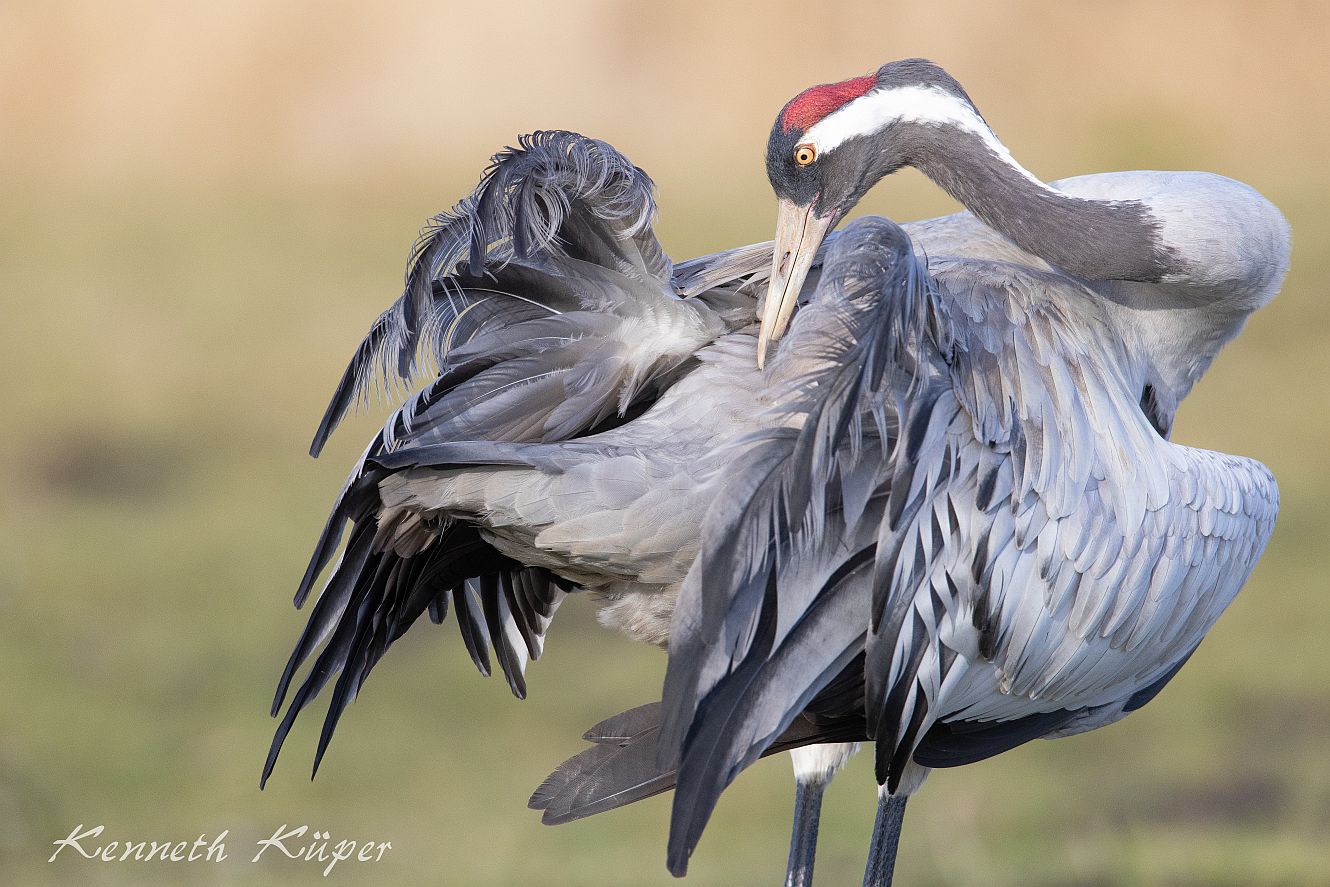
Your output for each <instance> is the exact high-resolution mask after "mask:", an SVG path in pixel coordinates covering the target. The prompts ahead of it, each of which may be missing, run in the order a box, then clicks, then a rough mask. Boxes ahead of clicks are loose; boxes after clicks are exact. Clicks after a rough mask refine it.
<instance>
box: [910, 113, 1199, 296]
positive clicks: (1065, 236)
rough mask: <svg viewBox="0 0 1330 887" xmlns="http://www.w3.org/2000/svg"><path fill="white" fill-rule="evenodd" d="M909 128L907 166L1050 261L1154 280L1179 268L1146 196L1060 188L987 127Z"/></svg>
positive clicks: (1092, 272)
mask: <svg viewBox="0 0 1330 887" xmlns="http://www.w3.org/2000/svg"><path fill="white" fill-rule="evenodd" d="M911 129H912V130H913V132H911V133H909V136H908V139H909V142H910V143H911V150H910V152H909V154H908V156H909V157H910V158H911V159H910V165H912V166H914V167H915V168H916V169H918V170H919V171H920V172H922V173H923V174H924V175H926V176H928V178H930V179H932V180H933V181H934V182H935V183H937V185H938V186H939V187H941V188H942V189H943V190H945V191H946V192H947V193H948V194H950V195H951V196H952V197H953V198H955V199H956V200H958V201H960V203H961V204H963V205H964V206H965V208H966V209H968V210H969V211H970V212H972V213H974V214H975V215H976V216H978V217H979V219H980V220H981V221H983V222H984V224H986V225H988V226H989V227H990V228H993V229H994V230H996V231H998V232H999V233H1001V234H1002V235H1003V236H1005V237H1007V238H1008V239H1010V240H1012V241H1013V242H1014V243H1015V244H1016V245H1017V246H1019V247H1020V248H1021V249H1023V250H1025V251H1026V252H1029V253H1032V254H1034V255H1036V256H1038V257H1039V258H1041V259H1043V260H1044V261H1046V262H1048V263H1049V264H1050V265H1054V266H1056V267H1058V268H1060V269H1062V270H1063V271H1066V272H1068V273H1070V274H1074V275H1076V276H1078V277H1081V278H1084V279H1086V280H1139V281H1152V282H1153V281H1159V280H1162V279H1164V278H1165V277H1166V276H1167V275H1169V274H1170V273H1172V272H1174V271H1175V270H1176V265H1177V261H1176V257H1175V256H1174V255H1173V252H1172V250H1171V249H1169V247H1168V246H1167V245H1166V244H1165V243H1164V242H1163V240H1162V239H1161V236H1160V231H1159V222H1158V220H1157V219H1155V217H1154V216H1153V215H1152V214H1151V213H1150V211H1149V209H1148V208H1147V207H1146V206H1145V204H1144V203H1141V202H1139V201H1135V200H1087V199H1082V198H1077V197H1072V196H1070V195H1068V194H1064V193H1063V192H1061V191H1058V190H1057V189H1055V188H1052V187H1050V186H1048V185H1046V184H1044V183H1043V182H1041V181H1040V180H1039V179H1037V178H1035V176H1034V175H1032V174H1031V173H1030V172H1029V171H1027V170H1026V169H1025V168H1024V167H1022V166H1021V165H1020V164H1019V163H1017V162H1016V161H1015V160H1014V159H1012V157H1011V154H1010V153H1009V152H1008V151H1007V150H1006V148H1005V147H1003V146H1002V144H1001V143H1000V142H998V140H997V138H996V136H993V135H992V133H991V131H990V132H987V133H984V134H980V133H976V132H973V131H971V130H968V129H963V128H961V127H956V126H948V125H942V126H938V125H924V124H920V125H915V126H912V127H911Z"/></svg>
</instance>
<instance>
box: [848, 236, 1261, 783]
mask: <svg viewBox="0 0 1330 887" xmlns="http://www.w3.org/2000/svg"><path fill="white" fill-rule="evenodd" d="M936 271H937V273H936V279H937V281H938V284H939V286H940V287H941V289H942V298H943V299H944V300H945V301H946V304H947V308H948V313H949V316H950V318H951V330H952V335H953V350H952V353H951V354H950V355H949V356H948V359H947V360H946V361H945V363H946V368H945V372H946V376H947V377H949V379H950V382H951V384H950V386H949V387H948V388H946V389H943V390H941V391H940V392H939V393H938V396H937V397H936V398H918V397H916V398H913V399H912V400H911V401H910V402H909V403H908V404H907V411H906V413H905V414H903V415H902V418H901V421H902V424H903V425H904V426H906V427H909V428H915V427H918V428H920V433H919V435H918V436H917V437H916V436H915V435H909V434H907V435H904V440H903V445H902V449H901V450H900V451H899V453H898V454H897V455H896V458H895V464H896V468H897V472H898V473H897V476H896V477H895V478H894V480H893V487H892V494H891V498H892V500H893V501H892V506H891V509H890V512H891V520H890V521H889V523H888V525H887V526H886V527H884V533H883V536H882V538H881V543H882V544H881V547H880V549H879V554H880V556H881V557H882V560H881V562H880V563H879V567H878V568H879V570H880V572H881V575H880V580H879V582H878V583H877V585H876V589H875V594H874V602H873V621H872V627H871V630H870V634H869V638H868V642H867V665H866V685H867V686H866V700H867V703H868V721H869V732H870V733H871V734H872V735H874V736H875V737H876V738H877V742H878V758H877V767H878V776H879V778H880V779H882V780H883V781H885V782H886V783H887V784H888V785H889V786H890V787H894V785H895V782H896V780H898V779H899V778H900V774H901V772H902V770H903V768H904V766H905V764H906V762H907V761H908V760H909V759H910V757H911V756H914V757H915V758H916V760H919V761H920V762H921V763H927V764H929V765H932V766H938V765H945V764H953V763H964V762H967V761H969V760H975V759H977V758H978V757H985V756H987V754H991V753H995V751H1001V750H1003V748H1004V747H1009V746H1002V743H998V744H997V745H998V746H1002V747H996V749H995V751H987V750H986V749H985V748H984V744H983V743H976V744H974V745H973V747H970V748H966V747H965V742H964V741H963V734H965V733H966V731H968V730H977V729H981V727H982V725H988V726H987V727H984V729H991V728H992V727H993V725H997V724H1017V723H1019V722H1021V721H1022V720H1023V719H1027V718H1034V719H1035V721H1036V722H1038V723H1040V724H1043V726H1044V727H1045V728H1047V729H1051V728H1052V727H1053V726H1054V725H1053V724H1052V722H1051V721H1048V719H1047V717H1046V716H1049V715H1052V714H1054V713H1056V712H1059V711H1061V712H1068V713H1070V714H1069V715H1068V716H1067V717H1066V719H1065V721H1064V723H1062V724H1060V725H1056V726H1057V729H1060V730H1062V731H1063V732H1073V731H1074V730H1076V729H1089V728H1091V727H1093V726H1098V725H1100V724H1102V723H1108V722H1109V721H1111V720H1115V719H1117V718H1119V717H1121V716H1122V715H1123V714H1124V713H1125V712H1126V711H1127V710H1130V708H1132V707H1136V706H1137V704H1138V703H1139V704H1143V701H1141V699H1140V698H1139V696H1138V694H1140V693H1141V692H1143V691H1144V690H1146V689H1147V688H1153V691H1157V690H1158V686H1162V684H1159V682H1160V681H1161V680H1163V681H1166V680H1167V679H1168V678H1169V677H1171V676H1172V674H1173V673H1174V672H1175V671H1176V669H1177V668H1178V667H1179V666H1180V664H1181V662H1182V661H1183V660H1185V658H1186V657H1187V656H1189V655H1190V653H1191V651H1192V650H1193V649H1195V647H1196V645H1197V644H1199V643H1200V641H1201V639H1202V637H1203V636H1204V635H1205V633H1206V631H1208V630H1209V628H1210V626H1211V625H1213V624H1214V621H1215V620H1216V619H1217V618H1218V616H1219V615H1220V613H1221V612H1222V611H1223V609H1224V608H1225V607H1226V606H1227V605H1228V603H1229V602H1230V601H1231V600H1232V598H1233V596H1234V595H1235V594H1236V593H1237V591H1238V589H1239V588H1241V586H1242V584H1243V583H1244V582H1245V581H1246V578H1247V576H1248V575H1249V574H1250V572H1251V570H1252V568H1253V567H1254V566H1255V563H1256V560H1257V558H1258V557H1259V556H1260V553H1261V551H1262V550H1263V549H1264V547H1265V543H1266V541H1267V540H1268V538H1269V535H1270V532H1271V530H1272V529H1273V524H1274V518H1275V513H1276V511H1277V508H1278V494H1277V491H1276V487H1275V484H1274V480H1273V478H1272V477H1271V476H1270V474H1269V472H1268V471H1267V470H1266V469H1265V468H1264V466H1262V465H1260V464H1259V463H1256V462H1254V461H1252V460H1249V459H1243V458H1239V457H1233V456H1225V455H1221V454H1218V453H1210V452H1206V451H1202V450H1194V449H1191V448H1187V447H1180V446H1176V445H1173V444H1171V443H1169V442H1168V441H1166V440H1164V439H1162V438H1161V437H1160V436H1159V434H1158V432H1157V431H1156V430H1155V428H1153V427H1152V426H1151V424H1150V422H1149V421H1148V419H1147V417H1146V416H1145V414H1144V413H1143V412H1142V410H1141V408H1140V393H1139V392H1137V391H1134V390H1133V386H1132V383H1131V380H1130V379H1129V378H1127V377H1126V376H1125V372H1126V370H1125V368H1126V367H1128V366H1129V365H1130V361H1129V360H1128V358H1127V356H1126V355H1125V354H1123V353H1122V349H1123V348H1124V346H1123V344H1122V339H1121V336H1120V335H1119V334H1118V333H1117V332H1116V330H1114V329H1113V328H1112V327H1111V326H1110V325H1109V323H1108V321H1107V320H1106V319H1105V318H1104V316H1103V315H1102V314H1101V313H1100V312H1099V311H1098V309H1097V306H1096V302H1095V300H1094V299H1093V298H1092V297H1090V296H1089V295H1088V294H1084V296H1083V297H1081V296H1082V295H1083V294H1081V293H1078V291H1077V284H1075V283H1074V282H1072V281H1068V280H1067V279H1065V278H1062V277H1060V276H1057V275H1054V274H1051V273H1041V272H1037V271H1032V270H1030V269H1023V268H1018V267H1016V266H1011V265H1005V264H1003V263H997V262H993V263H985V262H976V261H967V262H963V263H962V262H957V263H951V264H948V263H941V264H939V266H938V267H937V269H936ZM1156 685H1158V686H1156ZM1151 695H1152V693H1151ZM1077 724H1078V725H1079V726H1075V725H1077ZM935 728H936V729H935ZM1047 729H1045V732H1047ZM930 731H932V732H931V735H930ZM1019 732H1020V731H1019V730H1018V729H1014V730H1013V735H1016V734H1018V733H1019ZM1036 735H1038V734H1036ZM926 736H927V737H928V740H929V741H928V743H927V744H928V745H929V746H930V749H929V750H926V751H925V752H924V753H923V754H919V753H918V752H917V749H918V748H919V745H920V742H921V741H922V740H924V738H925V737H926ZM957 737H961V738H957ZM1026 738H1033V737H1032V736H1027V737H1026Z"/></svg>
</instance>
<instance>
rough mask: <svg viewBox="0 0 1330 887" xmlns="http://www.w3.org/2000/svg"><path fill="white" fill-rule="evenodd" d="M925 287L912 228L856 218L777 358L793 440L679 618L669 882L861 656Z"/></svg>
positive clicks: (736, 514)
mask: <svg viewBox="0 0 1330 887" xmlns="http://www.w3.org/2000/svg"><path fill="white" fill-rule="evenodd" d="M929 288H930V287H929V283H928V281H927V278H926V274H925V272H924V270H923V267H922V264H921V262H920V261H919V260H917V259H916V258H915V257H914V256H913V254H912V253H911V251H910V244H909V240H908V238H906V237H905V235H904V233H903V232H902V231H901V230H900V229H899V228H898V227H896V226H895V225H893V224H891V223H890V222H887V221H886V220H881V219H865V220H861V221H859V222H857V223H856V224H854V225H852V226H850V227H849V228H847V229H846V231H845V232H844V233H843V234H842V235H841V236H840V238H839V239H838V241H837V243H836V245H835V247H834V248H833V249H832V251H831V253H830V254H829V255H828V258H827V263H826V267H825V269H824V271H823V276H822V280H821V282H820V284H819V290H818V294H817V297H816V298H815V300H814V301H813V303H812V304H810V306H809V307H808V308H807V309H806V310H804V311H802V312H801V313H800V314H799V315H797V316H796V319H795V322H794V325H793V326H792V327H791V331H790V334H789V337H788V338H787V340H786V342H785V343H783V344H782V346H781V349H780V351H778V352H777V355H776V357H775V358H774V360H773V362H772V373H773V375H776V376H779V374H780V371H781V368H782V367H784V366H787V365H788V366H791V368H792V369H794V370H795V372H794V373H793V374H792V379H793V378H797V379H799V380H801V384H802V386H803V390H802V391H801V392H796V393H795V396H794V397H793V398H792V399H791V400H790V402H792V403H793V404H795V406H794V407H793V409H794V410H795V412H796V413H800V414H802V415H800V416H799V417H798V418H797V420H796V422H795V424H796V425H797V426H798V430H797V431H793V430H787V429H783V428H779V429H776V430H774V431H772V432H768V433H765V434H763V435H760V436H759V440H758V442H757V443H756V444H752V443H751V442H750V443H749V446H750V447H751V452H750V454H749V455H747V456H746V463H747V464H746V467H745V468H744V470H743V471H741V472H739V473H737V474H736V476H735V477H734V479H733V480H732V481H731V483H730V484H728V485H727V486H726V487H725V488H724V489H723V491H722V493H721V499H720V501H719V502H718V503H717V504H716V505H714V506H713V507H712V509H711V511H710V512H709V513H708V516H707V519H706V522H705V523H704V526H703V539H704V541H703V549H702V552H701V554H700V555H699V557H698V559H697V561H696V562H695V563H694V565H693V568H692V570H691V571H690V572H689V575H688V578H687V579H686V580H685V584H684V588H683V591H682V593H681V595H680V599H679V603H678V606H677V609H676V612H675V619H674V625H673V629H672V636H671V656H670V662H669V668H668V672H667V675H666V682H665V690H664V704H665V717H664V724H663V726H662V731H661V742H660V744H661V756H660V760H659V764H660V765H661V766H666V765H668V764H671V763H673V762H674V760H675V759H676V757H677V760H678V762H679V785H678V787H677V790H676V796H675V804H674V815H673V819H672V822H671V838H670V851H669V865H670V868H671V871H673V872H674V873H675V874H681V873H682V872H683V871H684V870H685V869H686V866H687V860H688V856H689V854H690V853H691V851H692V848H693V846H695V844H696V842H697V840H698V838H699V837H700V834H701V831H702V828H703V826H704V825H705V823H706V820H707V818H708V817H709V815H710V812H711V810H712V808H713V807H714V804H715V802H716V799H717V798H718V797H719V794H720V792H721V791H722V790H723V789H724V787H725V786H726V785H727V784H728V783H729V782H730V781H731V780H732V779H733V778H734V777H735V776H736V775H737V773H738V772H739V771H740V770H741V769H742V768H743V767H745V766H747V765H748V764H749V763H751V762H752V761H754V760H756V759H757V757H758V756H759V755H760V754H761V753H762V751H763V750H764V749H766V748H767V747H768V746H769V745H770V744H771V743H772V742H773V741H774V740H775V738H776V737H778V736H779V735H780V734H781V733H782V731H784V730H786V729H787V728H788V727H789V725H790V724H791V723H792V722H793V720H794V719H795V718H796V717H797V716H798V715H799V713H800V712H801V711H802V710H803V709H804V707H805V705H806V704H807V703H808V702H809V700H810V699H812V698H813V697H814V696H815V695H816V694H817V693H818V692H819V691H820V690H821V689H822V688H823V687H825V686H826V685H827V684H828V683H829V682H830V681H831V680H832V679H834V678H835V677H836V676H837V675H838V674H839V673H840V672H841V671H842V669H843V668H844V667H845V666H846V665H847V664H848V663H850V662H851V661H853V660H854V659H855V657H857V656H858V655H859V653H860V652H861V650H862V644H863V634H864V629H865V628H866V625H867V617H868V611H867V606H868V602H869V600H870V597H871V592H870V588H871V581H872V565H873V562H874V558H875V551H876V539H875V536H876V520H875V519H874V518H873V515H874V514H880V513H881V509H882V507H883V505H884V499H883V496H884V490H883V488H882V487H881V483H880V481H881V478H880V477H878V476H877V474H878V472H876V471H875V470H873V466H876V465H881V464H882V463H883V462H884V458H883V456H884V454H885V452H887V450H889V449H890V447H891V446H892V445H893V444H892V441H893V440H894V437H895V434H896V426H895V422H894V418H893V416H892V415H890V412H891V405H890V404H889V398H886V397H883V396H881V395H883V393H884V392H885V390H886V388H887V387H888V386H889V385H890V384H895V382H896V381H897V380H896V377H898V376H900V377H913V374H914V372H915V369H916V368H915V367H914V366H913V357H912V356H911V355H912V354H913V353H915V352H917V351H920V350H923V348H922V345H921V343H920V339H921V338H922V337H927V338H930V339H935V340H936V339H939V337H945V328H944V325H943V324H942V319H941V318H939V317H937V316H936V315H935V314H934V312H933V308H934V307H935V303H934V301H933V299H932V298H931V297H930V296H929ZM937 347H938V346H937V345H936V344H935V345H933V346H932V350H936V348H937ZM809 355H812V361H813V362H814V364H816V365H815V366H809V365H808V364H807V360H808V356H809ZM866 404H870V406H869V408H868V409H865V405H866ZM866 467H867V468H868V469H869V470H865V468H866ZM865 530H869V531H871V532H868V533H865V532H864V531H865ZM704 588H705V589H706V594H703V593H702V589H704Z"/></svg>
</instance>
